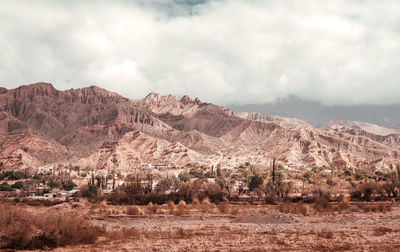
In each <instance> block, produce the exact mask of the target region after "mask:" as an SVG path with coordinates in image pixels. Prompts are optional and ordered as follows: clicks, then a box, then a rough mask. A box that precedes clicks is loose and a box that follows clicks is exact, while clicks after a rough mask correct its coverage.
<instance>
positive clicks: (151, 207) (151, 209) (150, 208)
mask: <svg viewBox="0 0 400 252" xmlns="http://www.w3.org/2000/svg"><path fill="white" fill-rule="evenodd" d="M159 212H160V211H159V205H158V204H153V203H152V202H150V203H149V204H148V205H147V207H146V213H147V214H150V215H153V214H157V213H159Z"/></svg>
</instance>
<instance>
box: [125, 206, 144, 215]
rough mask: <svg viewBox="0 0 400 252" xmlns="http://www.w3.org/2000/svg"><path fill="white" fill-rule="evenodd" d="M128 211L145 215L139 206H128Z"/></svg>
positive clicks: (132, 213) (131, 213)
mask: <svg viewBox="0 0 400 252" xmlns="http://www.w3.org/2000/svg"><path fill="white" fill-rule="evenodd" d="M126 213H127V214H128V215H143V210H142V209H141V208H140V207H139V206H128V207H127V208H126Z"/></svg>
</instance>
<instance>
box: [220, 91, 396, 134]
mask: <svg viewBox="0 0 400 252" xmlns="http://www.w3.org/2000/svg"><path fill="white" fill-rule="evenodd" d="M228 107H229V108H230V109H232V110H233V111H235V112H259V113H261V114H264V115H279V116H284V117H294V118H298V119H301V120H304V121H306V122H307V123H309V124H311V125H313V126H315V127H320V126H324V125H325V124H327V123H329V121H332V120H350V121H360V122H369V123H373V124H378V125H381V126H385V127H387V128H395V129H400V113H399V111H400V104H393V105H348V106H346V105H341V106H327V105H322V104H321V103H319V102H312V101H307V100H302V99H299V98H297V97H295V96H290V97H289V98H288V99H282V100H278V101H277V102H272V103H264V104H248V105H229V106H228Z"/></svg>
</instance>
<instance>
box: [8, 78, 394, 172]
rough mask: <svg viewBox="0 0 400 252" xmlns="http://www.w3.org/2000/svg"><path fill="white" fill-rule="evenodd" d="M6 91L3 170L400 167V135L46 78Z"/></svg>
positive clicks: (124, 170)
mask: <svg viewBox="0 0 400 252" xmlns="http://www.w3.org/2000/svg"><path fill="white" fill-rule="evenodd" d="M1 90H2V92H0V138H1V139H2V141H3V142H2V144H1V146H0V169H1V170H7V169H22V168H33V169H35V168H37V167H38V166H41V165H47V164H57V163H62V164H70V165H79V166H82V167H85V168H87V169H99V170H115V169H118V170H120V171H123V172H128V171H130V170H131V169H132V167H136V168H137V167H141V166H142V165H144V164H146V163H169V164H173V165H180V166H184V165H186V164H187V163H193V162H196V163H199V164H202V165H206V166H212V165H219V166H221V167H225V168H235V167H239V166H240V165H242V164H244V163H245V162H251V163H253V164H256V165H259V166H265V165H267V164H268V163H269V162H270V160H271V159H274V158H276V159H277V160H278V161H279V162H280V163H281V164H282V165H284V166H285V167H288V168H290V167H292V168H293V167H294V168H296V169H309V168H311V167H315V166H320V167H322V166H341V167H362V168H374V169H393V168H394V167H395V166H397V165H399V160H398V158H399V156H400V147H399V146H400V137H399V136H398V135H390V136H387V137H386V138H385V137H382V136H378V135H375V134H372V133H368V132H366V131H362V130H360V129H354V128H349V130H342V131H338V130H332V129H329V128H313V127H312V126H310V125H309V124H307V123H305V122H304V121H302V120H299V119H295V118H284V117H268V116H263V115H261V114H257V113H247V114H245V113H244V114H243V113H242V114H237V113H235V112H233V111H232V110H230V109H228V108H225V107H222V106H218V105H214V104H211V103H205V102H202V101H200V100H199V99H198V98H194V99H192V98H190V97H188V96H183V97H182V98H181V99H178V98H177V97H176V96H173V95H167V96H161V95H159V94H156V93H150V94H149V95H148V96H146V97H145V98H143V99H137V100H131V99H128V98H125V97H123V96H120V95H118V94H116V93H113V92H109V91H107V90H105V89H102V88H99V87H97V86H90V87H87V88H80V89H70V90H65V91H58V90H56V89H55V88H54V87H53V86H52V85H51V84H49V83H36V84H31V85H25V86H21V87H18V88H16V89H10V90H8V89H1ZM27 143H29V145H28V146H29V147H28V148H27V147H26V145H27ZM44 153H48V154H51V158H49V157H48V156H49V155H48V154H47V155H45V154H44Z"/></svg>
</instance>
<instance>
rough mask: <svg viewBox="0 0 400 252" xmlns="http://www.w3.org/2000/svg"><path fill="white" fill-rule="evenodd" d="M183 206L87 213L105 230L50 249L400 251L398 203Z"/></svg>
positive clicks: (399, 209)
mask: <svg viewBox="0 0 400 252" xmlns="http://www.w3.org/2000/svg"><path fill="white" fill-rule="evenodd" d="M59 208H60V209H59V210H62V209H61V207H60V206H59ZM92 208H93V207H92ZM119 208H120V209H122V207H119ZM187 208H188V209H190V210H188V211H187V212H186V213H185V214H184V215H179V216H178V215H174V214H170V213H161V214H158V213H157V214H148V213H146V207H142V209H143V212H144V215H142V216H140V215H127V214H124V213H119V212H118V211H117V210H116V211H114V212H115V213H116V214H92V215H90V216H89V217H88V218H90V220H91V222H92V223H93V224H95V225H99V226H102V227H104V228H105V229H106V230H107V231H108V232H109V233H110V234H109V235H108V236H107V237H102V238H101V239H99V240H98V241H97V242H96V244H94V245H84V246H72V247H66V248H57V249H55V251H346V250H348V251H400V205H399V204H393V205H392V208H391V210H390V211H388V212H377V211H375V212H365V211H359V210H357V211H355V210H351V211H350V210H347V211H344V212H342V213H338V212H327V213H316V212H312V211H310V212H311V213H307V214H305V215H304V214H292V213H281V212H280V211H278V208H277V207H276V206H252V205H246V206H240V207H239V209H240V212H239V213H236V214H235V215H232V214H226V213H221V211H220V210H218V208H217V207H215V206H212V205H211V206H210V207H209V208H208V209H204V207H203V208H201V209H197V208H195V207H192V208H190V206H187ZM350 209H352V208H350ZM353 209H356V207H355V206H353ZM86 210H87V209H85V207H81V208H74V211H80V212H84V211H86ZM92 212H93V211H92ZM113 231H115V232H114V233H113Z"/></svg>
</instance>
